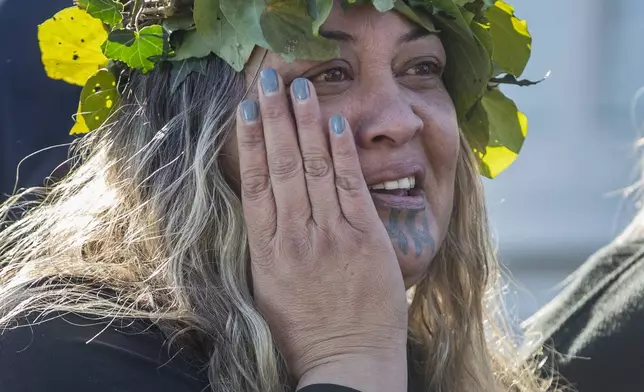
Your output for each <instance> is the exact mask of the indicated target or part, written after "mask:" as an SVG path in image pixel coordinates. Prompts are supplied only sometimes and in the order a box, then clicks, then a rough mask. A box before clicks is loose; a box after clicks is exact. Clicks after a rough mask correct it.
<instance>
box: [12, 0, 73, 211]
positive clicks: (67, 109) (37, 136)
mask: <svg viewBox="0 0 644 392" xmlns="http://www.w3.org/2000/svg"><path fill="white" fill-rule="evenodd" d="M71 4H72V1H71V0H0V48H2V50H1V51H0V201H2V200H4V199H5V198H6V196H5V195H7V194H10V193H12V191H13V188H14V183H15V180H16V169H17V166H18V163H19V162H20V161H21V160H22V159H23V158H25V157H27V156H28V155H30V154H32V153H34V152H36V151H39V150H41V149H43V148H47V147H51V146H54V145H60V144H65V143H70V142H71V141H72V137H71V136H68V133H69V132H68V130H69V129H71V127H72V126H73V125H74V121H73V120H72V117H71V116H72V114H74V113H75V112H76V109H77V106H78V97H79V94H80V87H78V88H77V87H75V86H71V85H68V84H67V83H64V82H61V81H56V80H51V79H49V78H47V75H46V74H45V71H44V68H43V66H42V63H41V60H40V50H39V48H38V37H37V34H38V25H39V24H40V23H42V22H43V21H44V20H46V19H47V18H50V17H51V16H52V15H54V14H55V13H56V12H57V11H58V10H60V9H62V8H64V7H67V6H70V5H71ZM67 148H68V147H67V146H63V147H56V148H51V149H49V150H46V151H43V152H40V153H38V154H36V155H34V156H32V157H30V158H28V159H26V160H25V161H24V162H23V163H22V165H21V166H20V171H19V173H18V174H19V181H18V188H21V187H28V186H38V185H42V184H43V182H44V180H45V178H46V177H47V176H49V175H50V174H52V171H54V169H56V167H57V166H59V165H60V164H61V163H62V162H64V161H65V159H66V158H67ZM63 172H64V168H61V170H58V171H57V172H56V173H55V176H56V175H61V174H62V173H63Z"/></svg>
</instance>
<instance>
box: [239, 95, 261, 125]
mask: <svg viewBox="0 0 644 392" xmlns="http://www.w3.org/2000/svg"><path fill="white" fill-rule="evenodd" d="M241 115H242V118H243V119H244V121H248V122H253V121H256V120H257V117H259V105H258V104H257V101H255V100H254V99H249V100H246V101H244V102H242V103H241Z"/></svg>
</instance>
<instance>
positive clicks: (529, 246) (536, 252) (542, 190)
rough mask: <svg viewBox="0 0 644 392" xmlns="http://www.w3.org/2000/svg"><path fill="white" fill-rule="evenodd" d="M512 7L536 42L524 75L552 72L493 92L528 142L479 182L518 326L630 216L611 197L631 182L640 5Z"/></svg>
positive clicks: (640, 61) (548, 0) (641, 59)
mask: <svg viewBox="0 0 644 392" xmlns="http://www.w3.org/2000/svg"><path fill="white" fill-rule="evenodd" d="M513 5H514V6H515V9H516V12H517V16H519V17H520V18H525V19H527V20H529V22H530V23H529V28H530V30H531V32H532V33H533V34H534V36H535V37H537V38H536V39H535V40H534V41H533V58H532V60H531V62H530V64H529V65H528V68H527V69H526V72H525V74H524V76H525V77H527V78H530V79H539V78H541V77H542V76H543V75H545V74H546V72H547V71H549V70H551V71H552V74H551V76H550V77H549V78H548V79H547V80H546V81H545V82H543V83H542V84H540V85H538V86H535V87H530V91H529V92H528V91H527V90H522V88H521V87H513V88H507V87H506V88H505V91H508V92H509V94H510V95H511V96H512V97H514V98H515V99H516V102H517V104H518V105H519V107H520V108H522V109H523V110H524V111H525V112H526V114H527V116H528V119H529V120H530V130H529V134H528V139H529V142H528V143H526V145H525V148H524V149H523V150H522V152H521V155H520V156H519V159H518V160H517V162H516V163H515V164H514V165H513V166H512V167H510V169H509V170H508V171H507V172H505V173H503V174H501V175H500V176H499V178H497V179H495V180H493V181H486V182H485V185H486V192H487V200H488V207H489V210H490V214H491V221H492V226H493V229H495V231H496V233H497V235H498V238H499V247H500V253H501V260H502V261H503V262H504V263H506V265H507V266H508V267H509V269H510V272H511V274H512V275H513V278H514V281H515V284H513V285H511V286H510V290H509V292H508V294H507V300H508V302H509V303H508V305H509V307H510V309H509V310H510V311H511V312H514V313H515V314H516V315H517V318H518V319H517V323H518V322H520V321H523V320H525V319H526V318H527V317H529V316H530V315H531V314H533V313H534V312H535V311H536V310H537V309H538V308H539V307H541V306H543V305H544V304H545V303H546V302H548V301H549V300H550V299H552V298H553V297H554V296H555V295H556V294H557V292H558V291H559V288H560V287H561V285H560V284H559V283H560V282H561V281H562V280H563V279H564V278H565V277H566V276H567V275H569V274H570V273H571V272H572V271H573V270H574V269H576V268H577V267H578V266H579V265H580V264H581V263H582V262H584V261H585V260H586V258H588V256H590V255H591V254H592V253H594V252H596V251H597V250H598V249H600V248H601V247H603V246H604V245H606V244H608V243H609V242H610V241H612V240H613V238H615V237H616V236H617V235H618V234H619V233H620V232H621V231H622V230H623V229H624V227H625V226H626V225H627V224H628V223H629V222H630V220H631V219H632V217H633V215H634V208H633V205H632V204H631V203H630V202H627V201H625V200H624V198H623V196H622V193H621V190H623V189H624V188H626V187H628V186H629V185H631V184H632V183H633V182H634V181H636V180H637V178H638V177H637V176H639V172H638V169H636V168H637V167H638V166H637V163H638V162H639V161H640V159H641V152H639V151H636V149H635V147H634V144H635V142H636V140H637V139H638V137H639V136H640V135H638V134H637V132H636V130H635V126H634V124H633V122H632V121H631V114H630V113H629V112H630V106H631V103H632V101H633V98H634V96H635V93H636V92H637V90H638V89H639V88H640V87H642V86H644V46H642V39H643V38H644V23H642V22H641V18H642V15H644V1H641V0H612V1H603V0H569V1H557V0H544V1H538V2H536V1H531V0H515V1H514V2H513ZM642 106H644V105H640V113H642V110H643V109H644V108H642ZM640 118H642V115H640ZM643 328H644V326H643Z"/></svg>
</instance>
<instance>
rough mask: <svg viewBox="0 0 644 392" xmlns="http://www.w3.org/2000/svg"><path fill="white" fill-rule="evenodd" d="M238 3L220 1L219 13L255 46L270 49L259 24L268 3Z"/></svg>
mask: <svg viewBox="0 0 644 392" xmlns="http://www.w3.org/2000/svg"><path fill="white" fill-rule="evenodd" d="M240 3H241V1H240V0H221V5H220V6H221V11H222V12H223V13H224V15H225V16H226V19H228V21H229V22H230V24H232V25H233V27H234V28H235V29H237V31H238V32H239V33H240V34H243V35H244V36H246V37H248V39H249V40H250V41H251V42H253V43H254V44H255V45H258V46H261V47H264V48H266V49H271V47H270V46H269V44H268V42H266V38H264V33H263V32H262V27H261V26H260V23H259V22H260V18H261V16H262V14H263V12H264V10H265V9H266V7H267V4H266V3H268V1H266V0H244V1H243V5H242V4H240Z"/></svg>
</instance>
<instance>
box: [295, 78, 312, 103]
mask: <svg viewBox="0 0 644 392" xmlns="http://www.w3.org/2000/svg"><path fill="white" fill-rule="evenodd" d="M293 95H294V96H295V99H297V100H298V101H306V100H307V99H309V96H310V95H311V92H310V91H309V82H308V81H307V80H306V79H304V78H297V79H295V80H294V81H293Z"/></svg>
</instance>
